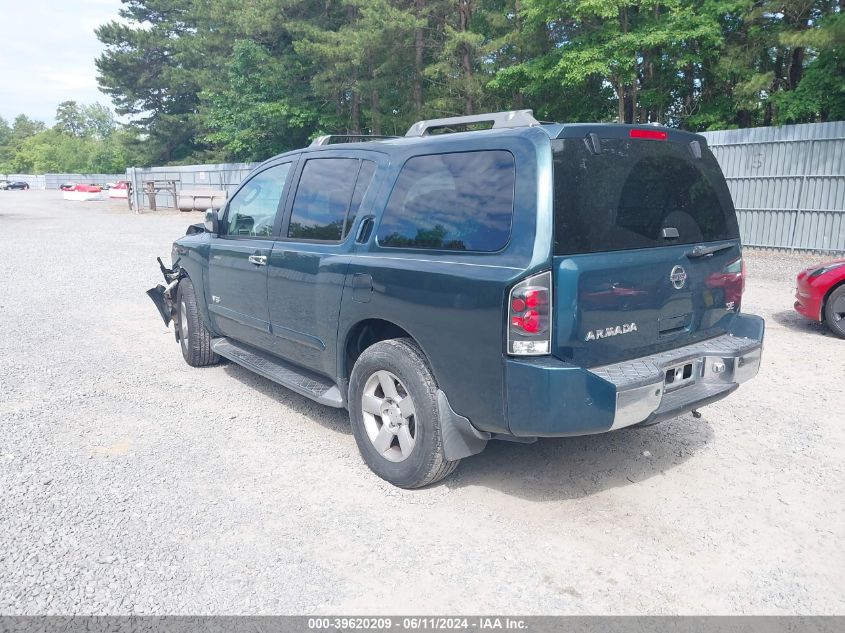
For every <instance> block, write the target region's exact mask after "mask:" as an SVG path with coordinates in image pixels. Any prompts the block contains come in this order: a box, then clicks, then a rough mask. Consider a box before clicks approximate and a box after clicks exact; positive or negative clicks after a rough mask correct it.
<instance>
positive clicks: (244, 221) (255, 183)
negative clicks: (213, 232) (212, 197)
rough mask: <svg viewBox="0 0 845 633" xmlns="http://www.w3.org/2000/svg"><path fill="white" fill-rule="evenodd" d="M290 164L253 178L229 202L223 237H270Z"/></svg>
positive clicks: (273, 168) (265, 171) (268, 170)
mask: <svg viewBox="0 0 845 633" xmlns="http://www.w3.org/2000/svg"><path fill="white" fill-rule="evenodd" d="M289 171H290V163H284V164H282V165H276V166H275V167H271V168H270V169H265V170H264V171H262V172H261V173H259V174H256V175H255V176H253V177H252V178H251V179H250V180H249V182H247V183H246V184H245V185H244V186H243V187H242V188H241V189H240V190H239V191H238V192H237V193H236V194H235V195H234V196H233V197H232V199H231V200H230V201H229V211H228V215H227V216H226V218H227V222H228V229H227V233H228V234H229V235H236V236H252V237H270V236H271V235H272V234H273V222H275V220H276V211H278V209H279V202H280V201H281V199H282V194H283V193H284V190H285V180H286V179H287V175H288V172H289Z"/></svg>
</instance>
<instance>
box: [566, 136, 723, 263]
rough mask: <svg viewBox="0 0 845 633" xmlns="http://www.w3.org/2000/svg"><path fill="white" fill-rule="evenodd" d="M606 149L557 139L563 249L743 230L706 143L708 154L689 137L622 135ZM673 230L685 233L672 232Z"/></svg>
mask: <svg viewBox="0 0 845 633" xmlns="http://www.w3.org/2000/svg"><path fill="white" fill-rule="evenodd" d="M601 148H602V151H601V153H599V154H594V153H592V152H591V151H590V150H588V149H587V146H586V144H585V143H584V141H583V140H581V139H565V140H558V141H554V142H553V144H552V149H553V152H554V154H553V156H554V186H555V188H554V208H555V254H557V255H574V254H578V253H597V252H602V251H617V250H626V249H635V248H652V247H658V246H668V245H672V244H693V243H698V242H713V241H717V240H724V239H735V238H738V237H739V229H738V227H737V222H736V213H735V212H734V208H733V203H732V202H731V198H730V193H729V192H728V188H727V185H726V184H725V179H724V177H723V176H722V172H721V170H720V169H719V165H718V163H717V162H716V159H715V158H714V157H713V155H712V154H711V153H710V151H709V150H707V149H706V148H703V151H702V157H701V158H700V159H695V158H693V156H692V154H691V153H690V151H689V150H688V148H687V146H686V145H685V144H681V143H670V142H659V141H651V140H631V139H618V138H614V139H602V140H601ZM664 229H666V230H664ZM672 229H674V230H676V231H677V233H678V237H677V238H671V237H669V238H667V237H664V235H668V236H672V235H674V231H673V230H672Z"/></svg>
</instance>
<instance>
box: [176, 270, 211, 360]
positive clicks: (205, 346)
mask: <svg viewBox="0 0 845 633" xmlns="http://www.w3.org/2000/svg"><path fill="white" fill-rule="evenodd" d="M173 325H174V327H175V328H176V337H177V338H178V339H179V346H180V347H181V348H182V357H183V358H184V359H185V362H186V363H188V364H189V365H190V366H191V367H206V366H208V365H215V364H217V363H218V362H220V357H219V356H218V355H217V354H215V353H214V352H213V351H211V332H209V331H208V330H207V329H206V327H205V324H203V322H202V319H201V318H200V315H199V308H198V306H197V295H196V292H195V291H194V284H193V283H191V280H190V279H188V278H187V277H185V278H184V279H182V280H181V281H180V282H179V285H178V286H177V287H176V321H175V323H174V324H173Z"/></svg>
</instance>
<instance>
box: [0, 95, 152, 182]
mask: <svg viewBox="0 0 845 633" xmlns="http://www.w3.org/2000/svg"><path fill="white" fill-rule="evenodd" d="M137 143H138V139H137V138H135V137H133V136H132V133H131V132H130V131H128V130H124V129H122V128H121V127H120V126H118V124H117V122H116V121H115V119H114V115H113V114H112V112H111V110H109V109H108V108H107V107H106V106H103V105H100V104H96V103H95V104H91V105H85V104H83V105H80V104H78V103H76V102H75V101H63V102H62V103H60V104H59V107H58V108H57V109H56V124H55V125H54V126H53V127H52V128H50V129H47V127H46V126H45V124H44V123H43V122H41V121H33V120H32V119H29V118H28V117H26V116H24V115H20V116H18V117H17V118H16V119H15V122H14V125H13V126H12V127H9V125H8V123H6V121H4V120H3V119H2V118H0V172H2V173H49V172H54V173H76V172H82V173H120V172H123V171H124V170H125V169H126V167H127V166H129V165H131V164H132V163H133V162H135V160H134V159H135V156H134V154H133V148H134V147H135V146H136V145H137Z"/></svg>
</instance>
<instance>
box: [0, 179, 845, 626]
mask: <svg viewBox="0 0 845 633" xmlns="http://www.w3.org/2000/svg"><path fill="white" fill-rule="evenodd" d="M197 217H198V214H193V215H191V216H189V215H186V214H179V213H173V212H160V213H154V214H153V213H151V214H144V215H130V214H128V213H126V211H125V210H124V208H123V206H122V205H120V204H114V203H108V202H93V203H72V202H64V201H63V200H62V199H61V196H60V194H59V193H58V192H40V191H29V192H0V264H2V271H3V274H2V276H0V318H2V325H3V327H2V328H0V386H2V390H0V490H2V493H0V494H1V495H2V496H0V500H2V506H1V507H0V569H2V573H0V613H5V614H43V613H59V614H92V613H94V614H128V613H137V614H150V613H155V614H162V613H180V614H185V613H191V614H247V613H255V614H258V613H260V614H273V613H291V614H302V613H319V612H322V613H341V612H343V613H390V614H399V613H484V612H497V613H503V612H506V613H513V614H539V613H543V614H599V613H612V614H632V613H647V614H667V613H689V614H750V613H755V614H796V613H801V614H811V613H812V614H843V613H845V593H843V591H842V587H843V586H845V554H843V552H845V548H843V544H845V541H843V536H845V512H843V509H844V508H845V495H843V455H845V406H843V404H845V395H843V380H842V376H843V372H842V370H843V352H845V341H842V340H838V339H836V338H834V337H833V336H831V335H830V334H828V333H827V332H826V331H825V330H824V329H823V328H822V327H821V326H819V325H817V324H812V323H808V322H806V321H804V320H802V319H801V318H799V317H798V316H797V315H795V314H793V312H792V311H791V306H792V293H793V277H794V274H795V272H797V270H799V269H800V268H801V267H803V266H804V265H806V263H808V262H811V261H817V260H819V259H820V258H819V257H815V256H804V255H800V256H799V255H784V254H778V253H762V252H748V253H747V260H748V271H749V281H748V290H747V294H746V299H745V306H744V307H745V309H746V310H747V311H749V312H755V313H758V314H762V315H763V316H764V317H766V320H767V322H768V332H767V341H766V349H765V353H764V366H763V369H762V371H761V374H760V376H759V377H758V378H757V379H756V380H754V381H752V382H751V383H749V384H747V385H745V386H743V387H742V388H741V389H740V390H739V391H738V392H737V393H736V394H734V396H733V397H731V398H729V399H728V400H726V401H723V402H720V403H717V404H715V405H712V406H710V407H707V408H705V409H703V411H702V413H703V417H702V418H701V419H700V420H694V419H693V418H692V417H691V416H689V415H687V416H683V417H680V418H677V419H675V420H672V421H669V422H666V423H663V424H660V425H657V426H653V427H650V428H646V429H638V430H637V429H628V430H622V431H617V432H615V433H612V434H606V435H600V436H593V437H584V438H574V439H560V440H542V441H540V442H538V443H536V444H533V445H519V444H510V443H503V442H501V443H498V442H492V443H491V444H490V445H489V446H488V449H487V450H486V451H485V452H484V453H482V454H481V455H478V456H476V457H473V458H471V459H467V460H465V461H464V463H463V464H462V465H461V467H460V468H459V469H458V471H457V473H456V475H455V476H453V477H451V478H450V479H448V480H447V481H445V482H443V483H442V484H439V485H435V486H432V487H430V488H428V489H425V490H420V491H415V492H406V491H402V490H398V489H395V488H393V487H391V486H389V485H388V484H386V483H384V482H382V481H381V480H380V479H378V478H377V477H375V476H374V475H373V474H371V473H370V471H369V470H368V469H367V467H366V466H365V465H364V463H363V461H362V460H361V459H360V458H359V456H358V453H357V449H356V447H355V443H354V440H353V438H352V435H351V433H350V430H349V428H348V424H347V422H346V418H345V413H344V412H339V411H336V410H332V409H329V408H324V407H321V406H319V405H317V404H314V403H312V402H310V401H308V400H306V399H304V398H302V397H299V396H297V395H295V394H293V393H291V392H289V391H286V390H285V389H283V388H281V387H278V386H276V385H274V384H273V383H271V382H269V381H267V380H264V379H262V378H260V377H257V376H254V375H252V374H250V373H249V372H248V371H246V370H243V369H241V368H239V367H237V366H235V365H231V364H229V365H221V366H217V367H212V368H207V369H201V370H198V369H191V368H190V367H188V366H187V365H185V363H184V362H183V361H182V358H181V355H180V353H179V349H178V347H177V345H176V344H175V342H174V341H173V335H172V332H170V331H168V330H167V329H166V328H164V327H163V325H162V323H161V321H160V320H159V318H158V315H157V314H156V312H155V309H154V307H153V305H152V304H151V303H150V302H149V300H148V299H147V298H146V297H145V296H144V294H143V293H144V290H146V289H147V288H148V287H150V286H152V285H153V284H154V283H156V282H157V281H158V273H157V270H156V265H155V256H156V255H162V256H165V255H169V252H170V242H171V241H172V239H173V238H175V237H177V236H178V235H179V234H181V233H182V232H183V231H184V227H185V225H186V224H187V223H188V220H189V218H190V221H192V222H193V221H198V220H197Z"/></svg>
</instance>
